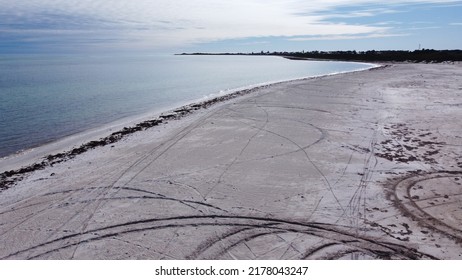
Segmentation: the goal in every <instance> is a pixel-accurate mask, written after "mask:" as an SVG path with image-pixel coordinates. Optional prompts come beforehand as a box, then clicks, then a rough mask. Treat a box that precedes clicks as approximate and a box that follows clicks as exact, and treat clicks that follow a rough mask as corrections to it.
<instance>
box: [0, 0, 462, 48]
mask: <svg viewBox="0 0 462 280" xmlns="http://www.w3.org/2000/svg"><path fill="white" fill-rule="evenodd" d="M0 7H1V9H0V53H40V52H53V53H60V52H111V51H114V52H120V51H126V52H131V51H148V52H159V53H174V52H195V51H199V52H201V51H203V52H251V51H261V50H264V51H301V50H306V51H309V50H369V49H375V50H389V49H405V50H414V49H417V48H418V47H419V45H420V46H421V47H423V48H432V49H461V48H462V32H461V31H462V1H444V0H442V1H438V0H435V1H432V0H423V1H418V0H415V1H412V0H408V1H401V0H389V1H386V2H383V1H367V0H349V1H345V0H324V1H317V0H311V1H306V0H230V1H219V0H130V1H129V0H14V1H13V0H0Z"/></svg>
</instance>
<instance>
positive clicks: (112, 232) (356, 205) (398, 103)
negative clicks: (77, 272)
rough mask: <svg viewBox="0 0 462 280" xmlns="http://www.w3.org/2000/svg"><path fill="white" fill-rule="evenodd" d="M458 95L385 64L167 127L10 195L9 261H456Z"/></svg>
mask: <svg viewBox="0 0 462 280" xmlns="http://www.w3.org/2000/svg"><path fill="white" fill-rule="evenodd" d="M461 97H462V65H461V64H390V65H386V66H385V67H382V68H378V69H372V70H367V71H362V72H355V73H346V74H338V75H333V76H325V77H318V78H310V79H304V80H297V81H292V82H285V83H279V84H274V85H271V86H265V87H261V88H259V89H257V90H255V91H252V92H249V93H248V94H246V95H243V96H239V97H236V98H233V99H230V100H225V101H223V102H218V103H215V104H213V105H210V106H208V108H206V109H201V110H197V111H194V112H193V113H190V114H188V115H186V116H184V117H182V118H181V119H179V120H176V119H175V118H171V119H168V120H166V121H164V122H162V123H161V124H159V125H156V126H153V127H151V128H149V129H146V130H142V131H138V132H136V133H133V134H130V135H129V136H128V137H124V138H123V139H122V140H120V141H115V142H114V143H111V144H110V145H105V146H102V147H96V148H91V149H89V150H88V151H86V152H85V153H82V154H79V155H77V156H75V157H74V158H72V159H69V160H66V161H63V162H60V163H56V164H52V166H47V167H46V168H44V169H42V170H37V171H34V172H30V173H27V175H26V176H25V177H24V178H23V179H22V180H20V181H18V182H17V183H16V184H15V185H13V186H10V187H9V188H7V189H5V190H3V191H2V192H1V193H0V244H1V246H0V259H462V243H461V242H462V203H461V202H462V201H461V200H462V125H461V121H460V120H461V119H462V101H461ZM0 164H1V165H2V170H9V169H14V168H17V166H18V162H17V161H12V163H11V164H10V163H9V162H8V161H2V162H0ZM9 167H11V168H9Z"/></svg>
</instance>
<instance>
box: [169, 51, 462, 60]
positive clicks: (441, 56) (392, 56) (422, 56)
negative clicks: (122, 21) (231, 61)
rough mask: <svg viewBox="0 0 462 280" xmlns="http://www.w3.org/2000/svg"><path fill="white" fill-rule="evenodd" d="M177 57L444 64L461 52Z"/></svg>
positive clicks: (259, 54)
mask: <svg viewBox="0 0 462 280" xmlns="http://www.w3.org/2000/svg"><path fill="white" fill-rule="evenodd" d="M177 55H250V56H282V57H284V58H287V59H293V60H305V59H314V60H342V61H355V62H356V61H359V62H378V61H380V62H426V63H431V62H437V63H440V62H445V61H462V50H432V49H422V50H415V51H404V50H384V51H376V50H370V51H310V52H305V51H302V52H269V51H266V52H265V51H261V52H251V53H181V54H177Z"/></svg>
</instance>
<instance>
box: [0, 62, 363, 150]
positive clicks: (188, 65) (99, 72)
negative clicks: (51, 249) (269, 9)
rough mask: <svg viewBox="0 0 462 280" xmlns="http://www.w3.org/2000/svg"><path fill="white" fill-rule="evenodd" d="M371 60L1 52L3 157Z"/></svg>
mask: <svg viewBox="0 0 462 280" xmlns="http://www.w3.org/2000/svg"><path fill="white" fill-rule="evenodd" d="M368 67H370V65H366V64H359V63H343V62H313V61H291V60H287V59H284V58H280V57H254V56H252V57H250V56H173V55H169V56H157V55H156V56H155V55H131V56H128V55H122V56H101V55H100V56H62V55H61V56H19V55H15V56H0V157H2V156H6V155H9V154H12V153H15V152H17V151H20V150H24V149H28V148H32V147H34V146H38V145H41V144H44V143H47V142H51V141H54V140H57V139H59V138H62V137H65V136H69V135H71V134H75V133H78V132H82V131H85V130H87V129H91V128H95V127H98V126H104V125H105V124H108V123H110V122H114V121H116V120H118V119H121V118H127V117H130V116H136V115H140V114H143V113H146V112H149V111H156V110H161V109H167V108H169V109H172V108H174V107H176V106H179V105H182V104H186V103H189V102H193V101H196V100H198V99H202V98H204V97H206V96H210V95H214V94H220V93H223V92H226V91H229V90H232V89H236V88H241V87H245V86H251V85H256V84H261V83H266V82H272V81H281V80H289V79H295V78H302V77H308V76H315V75H323V74H329V73H335V72H343V71H352V70H359V69H364V68H368Z"/></svg>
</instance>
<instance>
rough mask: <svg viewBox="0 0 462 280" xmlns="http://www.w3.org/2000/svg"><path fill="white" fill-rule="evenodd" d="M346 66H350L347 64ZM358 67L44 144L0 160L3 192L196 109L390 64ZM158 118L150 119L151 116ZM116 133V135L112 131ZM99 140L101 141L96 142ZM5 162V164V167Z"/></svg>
mask: <svg viewBox="0 0 462 280" xmlns="http://www.w3.org/2000/svg"><path fill="white" fill-rule="evenodd" d="M346 63H349V62H348V61H346ZM357 63H358V64H364V65H368V66H369V68H364V69H359V70H353V71H344V72H335V73H329V74H322V75H314V76H308V77H301V78H295V79H288V80H279V81H272V82H265V83H260V84H256V85H249V86H244V87H240V88H237V89H232V90H227V91H225V93H224V94H212V95H211V97H203V98H201V99H199V100H196V101H193V102H192V103H187V104H185V105H181V106H179V107H175V108H173V109H167V110H163V109H161V110H157V111H155V113H153V112H147V113H144V114H142V115H138V116H133V117H127V118H123V119H121V120H118V121H115V122H111V123H108V124H106V125H103V126H102V127H97V128H94V129H89V130H85V131H82V132H78V133H75V134H72V135H69V136H66V137H64V138H61V139H58V140H54V141H51V142H48V143H44V144H42V145H39V146H37V147H32V148H29V149H26V150H21V151H18V152H16V153H14V154H11V155H7V156H5V157H2V158H0V165H4V167H0V193H1V192H2V191H3V190H6V189H8V188H10V187H11V186H13V185H14V184H15V183H17V182H18V181H21V180H22V179H23V177H24V176H26V175H27V174H28V173H31V172H34V171H37V170H42V169H44V168H46V167H47V166H52V165H54V164H57V163H61V162H64V161H67V160H69V159H72V158H74V157H76V156H78V155H80V154H83V153H85V152H86V151H88V150H91V149H94V148H97V147H104V146H106V145H109V144H113V143H116V142H118V141H119V140H122V139H123V138H124V137H126V136H129V135H131V134H133V133H136V132H138V131H142V130H146V129H149V128H152V127H155V126H158V125H161V124H166V123H167V122H168V121H170V120H179V119H181V118H183V117H185V116H186V115H189V114H191V113H193V112H194V111H196V110H201V109H207V108H208V107H210V106H212V105H214V104H216V103H220V102H225V101H228V100H230V99H234V98H236V97H240V96H244V95H247V94H250V93H252V92H255V91H258V90H260V89H263V88H266V87H270V86H274V85H278V84H282V83H290V82H294V81H301V80H309V79H316V78H322V77H327V76H333V75H342V74H348V73H355V72H361V71H370V70H373V69H380V68H382V67H387V65H386V64H377V63H369V62H357ZM153 114H154V115H155V116H154V117H148V116H150V115H153ZM113 129H114V130H115V132H112V130H113ZM96 138H97V139H96ZM3 163H4V164H3Z"/></svg>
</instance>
